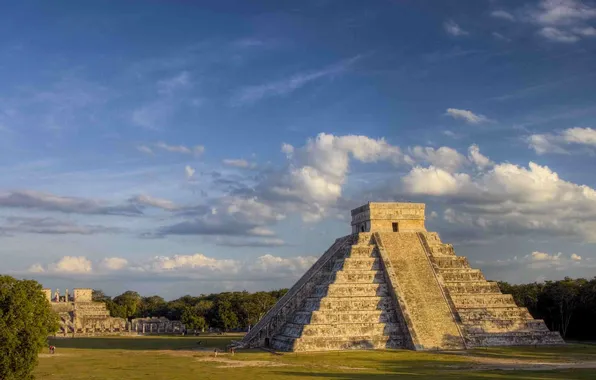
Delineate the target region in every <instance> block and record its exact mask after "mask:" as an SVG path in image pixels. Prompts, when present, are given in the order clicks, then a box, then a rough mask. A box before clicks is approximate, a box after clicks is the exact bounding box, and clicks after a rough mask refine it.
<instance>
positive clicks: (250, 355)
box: [36, 336, 596, 380]
mask: <svg viewBox="0 0 596 380" xmlns="http://www.w3.org/2000/svg"><path fill="white" fill-rule="evenodd" d="M232 339H239V337H238V336H201V337H126V338H124V337H114V338H76V339H53V340H52V341H51V343H52V344H54V345H55V346H56V347H57V351H56V354H55V355H48V354H45V353H44V354H42V355H41V358H40V362H39V366H38V368H37V370H36V375H37V378H39V379H43V380H53V379H56V380H57V379H60V380H64V379H68V380H83V379H85V380H87V379H101V380H135V379H156V380H161V379H163V380H166V379H167V380H179V379H180V380H182V379H184V380H188V379H236V380H240V379H252V378H255V379H257V378H258V379H313V380H314V379H396V378H397V379H420V380H425V379H433V380H438V379H459V380H466V379H524V380H538V379H561V380H563V379H565V380H569V379H596V369H594V368H583V369H578V368H567V369H554V370H546V369H540V370H516V369H515V368H519V367H520V366H524V367H527V366H528V365H536V363H537V362H541V363H545V362H548V363H561V364H565V363H584V364H585V363H589V362H591V363H592V367H596V346H589V345H569V346H567V347H548V348H533V347H525V348H518V347H516V348H491V349H477V350H472V351H468V352H465V353H463V352H457V353H424V352H412V351H406V350H384V351H348V352H330V353H308V354H306V353H302V354H294V353H284V354H271V353H268V352H263V351H259V350H248V351H239V352H237V353H236V355H234V356H233V357H232V356H230V355H229V354H221V353H220V354H218V356H217V357H214V354H213V349H214V348H216V347H218V348H223V347H225V345H226V344H228V343H229V342H230V340H232ZM199 340H200V341H202V344H201V345H198V344H197V342H198V341H199ZM204 346H205V347H204ZM565 365H569V364H565ZM572 365H577V364H572Z"/></svg>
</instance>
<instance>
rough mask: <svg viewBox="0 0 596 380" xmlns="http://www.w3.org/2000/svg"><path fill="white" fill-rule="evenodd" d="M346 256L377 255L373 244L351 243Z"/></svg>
mask: <svg viewBox="0 0 596 380" xmlns="http://www.w3.org/2000/svg"><path fill="white" fill-rule="evenodd" d="M346 256H347V257H358V258H360V257H379V253H378V252H377V250H376V249H375V246H374V245H353V246H352V247H351V249H349V250H348V253H347V255H346Z"/></svg>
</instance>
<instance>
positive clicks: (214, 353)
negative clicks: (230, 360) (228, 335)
mask: <svg viewBox="0 0 596 380" xmlns="http://www.w3.org/2000/svg"><path fill="white" fill-rule="evenodd" d="M213 356H215V357H217V348H216V349H214V350H213Z"/></svg>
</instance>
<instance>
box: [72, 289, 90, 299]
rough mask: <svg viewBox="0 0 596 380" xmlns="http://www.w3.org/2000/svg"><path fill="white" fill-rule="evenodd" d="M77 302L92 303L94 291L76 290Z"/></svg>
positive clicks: (75, 297)
mask: <svg viewBox="0 0 596 380" xmlns="http://www.w3.org/2000/svg"><path fill="white" fill-rule="evenodd" d="M73 292H74V301H75V302H91V300H92V294H93V289H74V290H73Z"/></svg>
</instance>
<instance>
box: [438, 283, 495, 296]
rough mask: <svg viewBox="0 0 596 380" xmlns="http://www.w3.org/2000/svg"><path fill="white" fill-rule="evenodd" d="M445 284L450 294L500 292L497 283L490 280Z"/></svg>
mask: <svg viewBox="0 0 596 380" xmlns="http://www.w3.org/2000/svg"><path fill="white" fill-rule="evenodd" d="M445 285H446V288H447V290H448V291H449V294H450V295H458V294H469V293H472V294H478V293H482V294H501V290H500V289H499V285H498V284H497V283H496V282H492V281H468V282H447V283H446V284H445Z"/></svg>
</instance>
